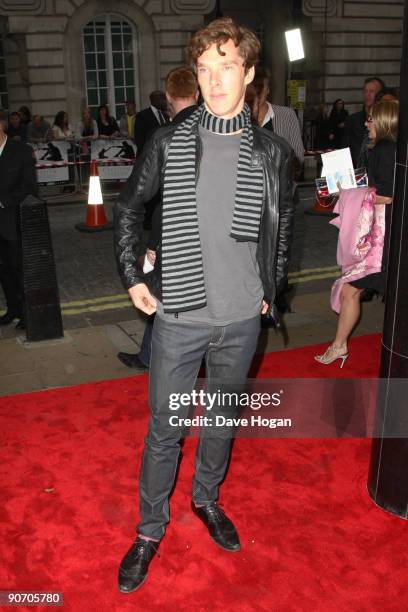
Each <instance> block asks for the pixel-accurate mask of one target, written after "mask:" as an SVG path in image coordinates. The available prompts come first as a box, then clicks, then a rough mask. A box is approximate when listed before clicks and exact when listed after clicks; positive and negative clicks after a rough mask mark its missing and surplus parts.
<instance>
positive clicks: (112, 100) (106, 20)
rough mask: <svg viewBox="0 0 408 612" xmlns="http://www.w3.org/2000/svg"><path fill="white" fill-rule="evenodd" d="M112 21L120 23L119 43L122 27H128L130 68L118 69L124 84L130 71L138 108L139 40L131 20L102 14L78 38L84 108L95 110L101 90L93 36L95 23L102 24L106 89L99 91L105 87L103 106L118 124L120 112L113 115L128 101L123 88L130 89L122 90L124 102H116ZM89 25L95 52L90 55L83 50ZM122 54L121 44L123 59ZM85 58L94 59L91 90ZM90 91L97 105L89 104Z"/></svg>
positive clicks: (88, 23) (94, 35)
mask: <svg viewBox="0 0 408 612" xmlns="http://www.w3.org/2000/svg"><path fill="white" fill-rule="evenodd" d="M115 21H116V22H117V21H120V23H121V30H120V34H121V37H122V41H123V35H124V32H123V26H124V25H125V26H127V27H129V28H130V30H131V36H132V62H133V67H132V68H126V67H125V65H123V66H122V68H121V71H122V74H123V75H124V82H125V83H126V75H125V72H126V70H132V72H133V86H132V91H133V96H132V98H133V99H134V100H135V103H136V107H137V108H139V103H140V80H139V62H138V59H139V38H138V34H137V28H136V27H135V26H134V24H133V23H132V22H131V21H129V20H128V19H127V18H126V17H124V16H123V15H118V14H116V13H104V14H102V15H96V16H94V17H93V18H92V19H90V20H89V21H87V22H86V23H85V24H84V25H83V27H82V37H81V38H82V57H83V69H84V77H85V90H86V91H85V95H86V101H87V106H90V107H91V108H92V109H97V108H98V106H99V105H100V104H101V102H100V90H101V87H100V84H99V70H98V64H97V56H98V49H97V40H96V36H97V33H96V24H97V23H98V22H103V24H104V34H103V35H104V52H103V53H104V56H105V71H106V87H103V88H102V89H105V88H106V89H107V102H106V104H107V105H108V106H109V111H110V114H111V115H112V116H113V117H115V118H116V119H117V121H119V119H120V115H121V113H116V107H117V106H122V105H123V108H124V103H125V100H126V99H127V98H128V96H126V89H129V87H126V86H124V87H123V88H124V89H125V96H124V101H123V102H118V101H116V90H115V82H114V71H115V70H117V69H115V68H114V66H113V49H112V22H115ZM91 25H92V26H93V30H94V31H93V37H94V50H93V51H92V52H89V51H86V50H85V36H86V28H87V27H89V26H91ZM125 52H126V50H125V48H124V46H123V44H122V45H121V53H122V57H124V53H125ZM87 55H91V56H93V57H94V58H95V72H96V87H92V88H89V86H88V74H89V72H90V70H89V69H88V68H87V67H86V56H87ZM118 88H119V87H118V86H116V89H118ZM89 89H95V90H96V92H97V96H98V104H96V105H95V104H90V102H89V97H88V90H89ZM95 114H96V113H95ZM117 115H118V116H117ZM94 118H95V119H96V118H97V117H96V116H95V117H94Z"/></svg>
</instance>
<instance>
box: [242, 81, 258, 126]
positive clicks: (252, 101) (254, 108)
mask: <svg viewBox="0 0 408 612" xmlns="http://www.w3.org/2000/svg"><path fill="white" fill-rule="evenodd" d="M245 103H246V104H248V106H249V108H250V109H251V121H252V123H253V124H254V125H258V117H259V98H258V94H257V92H256V89H255V87H254V85H253V84H252V83H249V85H247V88H246V90H245Z"/></svg>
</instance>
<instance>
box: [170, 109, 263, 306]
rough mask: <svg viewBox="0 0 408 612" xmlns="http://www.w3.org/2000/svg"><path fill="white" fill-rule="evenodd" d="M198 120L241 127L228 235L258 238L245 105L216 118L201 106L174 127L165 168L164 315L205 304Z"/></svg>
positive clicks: (257, 171)
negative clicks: (236, 112)
mask: <svg viewBox="0 0 408 612" xmlns="http://www.w3.org/2000/svg"><path fill="white" fill-rule="evenodd" d="M197 124H198V125H201V126H202V127H204V128H205V129H207V130H209V131H211V132H215V133H217V134H230V133H233V132H237V131H239V130H242V136H241V142H240V149H239V157H238V166H237V184H236V193H235V206H234V213H233V217H232V224H231V232H230V236H231V237H232V238H235V239H236V240H239V241H253V242H257V241H258V235H259V224H260V219H261V212H262V199H263V173H262V168H261V167H260V166H254V167H252V166H251V160H252V149H253V132H252V128H251V118H250V110H249V108H248V106H246V105H245V107H244V109H243V111H242V112H241V113H240V114H239V115H236V116H235V117H233V118H232V119H221V118H220V117H215V116H214V115H212V114H211V113H209V112H208V111H207V110H206V109H205V107H204V105H203V106H201V107H200V108H198V109H197V110H196V111H195V112H194V113H193V114H192V115H191V116H190V117H188V119H186V120H185V121H183V123H181V124H180V125H179V126H178V127H177V129H176V130H175V132H174V135H173V138H172V141H171V144H170V148H169V152H168V156H167V161H166V167H165V171H164V188H163V221H162V289H163V308H164V312H167V313H177V312H183V311H187V310H195V309H197V308H202V307H204V306H205V305H206V303H207V302H206V295H205V284H204V270H203V261H202V254H201V244H200V234H199V228H198V217H197V202H196V138H197V137H198V136H196V133H195V130H194V128H195V127H196V126H197ZM209 188H210V186H209ZM226 238H227V237H226Z"/></svg>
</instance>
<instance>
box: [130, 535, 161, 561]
mask: <svg viewBox="0 0 408 612" xmlns="http://www.w3.org/2000/svg"><path fill="white" fill-rule="evenodd" d="M150 546H151V547H152V548H153V550H154V551H155V553H156V555H157V556H158V557H160V553H159V551H158V543H157V542H155V541H153V540H142V539H141V538H137V539H136V540H135V546H134V549H133V550H132V556H133V557H139V556H140V557H144V558H145V559H147V558H148V556H149V548H150Z"/></svg>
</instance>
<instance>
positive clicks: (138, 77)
mask: <svg viewBox="0 0 408 612" xmlns="http://www.w3.org/2000/svg"><path fill="white" fill-rule="evenodd" d="M214 5H215V0H19V1H18V2H14V1H13V0H0V35H1V38H2V50H3V56H4V64H5V78H4V76H3V80H2V81H1V65H2V60H1V56H0V83H1V82H3V85H2V87H3V89H4V87H6V88H7V93H8V96H7V97H6V96H5V95H3V96H2V105H3V106H6V104H5V102H6V103H7V107H8V109H9V110H13V109H16V108H19V107H20V106H21V105H22V104H25V105H28V106H29V107H30V108H31V109H32V111H33V112H36V113H40V114H42V115H44V116H45V117H47V118H48V119H52V118H53V117H54V115H55V113H56V112H57V111H58V110H60V109H64V110H66V111H67V112H68V114H69V117H70V119H72V120H73V121H74V120H76V119H78V118H79V116H80V112H81V109H82V108H83V107H84V106H86V105H87V103H88V101H89V100H88V97H89V94H94V93H95V90H97V89H98V87H99V89H103V87H101V77H103V79H104V80H103V82H102V86H105V89H107V96H108V97H107V99H106V102H111V101H112V89H113V86H114V87H115V89H116V90H117V91H116V92H115V93H116V94H117V95H116V98H117V99H116V100H115V102H116V104H118V103H119V104H121V103H123V101H124V98H126V97H127V98H129V97H134V98H135V100H136V103H137V106H138V107H139V108H140V107H141V106H146V105H147V104H148V95H149V93H150V92H151V91H153V90H154V89H157V88H161V87H162V85H163V79H164V77H165V75H166V74H167V72H168V71H169V70H170V69H171V68H173V67H175V66H179V65H180V64H181V63H183V61H184V49H185V46H186V42H187V41H188V39H189V37H190V35H191V32H192V31H195V30H196V29H197V28H199V27H200V26H201V25H202V24H203V22H204V18H205V15H207V14H208V13H210V12H211V11H212V10H213V9H214ZM106 19H108V20H109V22H105V20H106ZM92 22H95V23H96V29H95V31H96V35H95V37H94V40H95V41H96V43H95V44H96V45H97V46H99V42H100V43H101V46H104V50H103V53H99V54H98V61H97V65H96V66H94V65H92V61H93V60H94V59H95V57H91V56H92V55H94V56H96V53H88V55H87V53H86V51H87V50H86V49H85V40H84V28H86V26H87V24H90V23H92ZM98 24H99V26H100V27H99V31H100V32H102V33H101V34H98V27H97V26H98ZM115 24H116V25H115ZM118 24H122V30H123V31H122V34H120V33H119V34H116V33H115V32H116V31H117V30H116V31H115V29H114V28H115V27H116V28H117V27H120V26H118ZM123 24H124V25H123ZM124 28H128V29H129V31H131V33H132V35H131V38H132V40H131V41H130V42H126V36H127V34H126V33H123V32H124ZM91 38H92V34H91V35H90V36H89V40H90V39H91ZM120 38H121V40H119V39H120ZM128 38H129V37H128ZM115 40H119V46H120V44H122V46H123V48H122V49H119V51H118V52H117V56H118V60H119V64H120V62H122V67H121V66H120V65H119V68H118V67H117V66H112V63H111V57H113V52H112V51H113V49H114V47H115ZM91 42H92V41H91ZM105 43H106V44H105ZM88 50H89V49H88ZM94 50H95V51H100V49H94ZM91 51H92V49H91ZM86 55H87V56H86ZM120 55H121V56H122V57H119V56H120ZM102 56H104V57H102ZM99 58H100V60H99ZM88 60H89V62H88V64H89V65H88V66H87V61H88ZM102 61H103V62H104V65H103V66H102V68H101V66H100V63H101V62H102ZM98 62H99V64H98ZM127 62H128V65H126V63H127ZM123 63H124V64H125V66H123ZM109 64H111V65H109ZM88 68H89V70H88ZM93 68H95V70H92V69H93ZM110 73H111V74H110ZM132 73H133V75H132ZM126 75H128V76H129V79H130V81H128V83H127V87H123V86H121V81H122V80H123V79H124V78H127V76H126ZM92 79H94V81H93V80H92ZM5 81H6V84H4V82H5ZM90 85H92V86H93V87H90ZM125 85H126V83H125ZM130 90H132V91H133V96H131V95H129V94H130ZM0 93H3V94H4V91H3V92H2V91H1V89H0ZM99 93H100V92H99ZM102 93H103V91H102ZM97 101H100V102H104V101H105V99H104V97H103V96H102V98H101V99H100V100H97ZM111 103H112V102H111ZM114 110H115V109H113V111H114ZM113 114H115V113H114V112H113Z"/></svg>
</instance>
